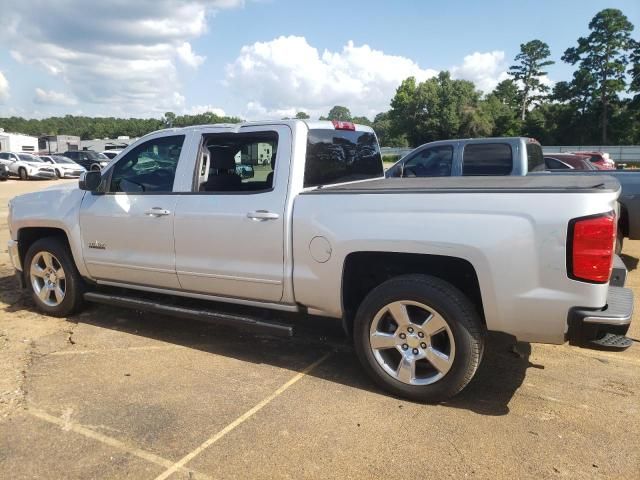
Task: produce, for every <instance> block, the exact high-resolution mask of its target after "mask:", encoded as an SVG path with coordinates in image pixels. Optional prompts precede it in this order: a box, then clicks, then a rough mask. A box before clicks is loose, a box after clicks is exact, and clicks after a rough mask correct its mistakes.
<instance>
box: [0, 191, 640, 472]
mask: <svg viewBox="0 0 640 480" xmlns="http://www.w3.org/2000/svg"><path fill="white" fill-rule="evenodd" d="M52 183H54V182H19V181H9V182H5V183H0V472H3V473H2V476H3V477H4V478H11V479H19V478H46V479H54V478H67V479H74V478H78V479H88V478H134V479H147V478H148V479H154V478H171V479H179V478H185V479H186V478H189V479H190V478H274V477H277V478H280V477H285V478H319V477H321V478H373V477H377V478H384V477H392V476H393V477H414V478H431V477H436V476H437V477H441V478H461V477H470V478H492V479H495V478H510V479H511V478H629V479H637V478H640V433H639V432H640V345H639V344H638V343H635V344H634V345H633V347H631V348H630V349H629V350H627V351H626V352H623V353H609V352H599V351H592V350H586V349H580V348H575V347H570V346H568V345H563V346H552V345H529V344H518V345H517V348H516V349H515V350H513V349H512V347H513V346H512V344H511V343H510V342H509V340H508V339H506V338H503V337H501V336H499V335H493V336H492V337H491V340H490V344H489V346H488V349H487V354H486V356H485V359H484V362H483V364H482V367H481V369H480V371H479V373H478V375H477V376H476V378H475V380H474V381H473V382H472V384H471V385H470V386H469V387H468V388H467V389H466V390H465V391H464V392H463V394H461V395H459V396H458V397H457V398H455V399H454V400H452V401H451V402H449V403H448V404H446V405H438V406H433V405H420V404H415V403H411V402H406V401H402V400H398V399H396V398H392V397H390V396H387V395H385V394H384V393H382V392H380V391H379V390H377V389H376V388H375V387H374V386H373V385H372V384H371V383H370V382H369V381H368V380H367V379H366V378H364V377H363V375H362V372H361V370H360V369H359V367H358V364H357V360H356V358H355V355H354V353H353V352H352V351H351V349H350V347H349V345H348V344H347V343H346V342H345V340H344V339H343V338H342V336H341V334H340V329H339V328H338V326H337V325H336V324H335V323H334V322H330V321H327V322H320V323H318V322H311V321H309V322H305V325H304V328H302V333H301V334H300V335H298V336H296V337H295V338H294V339H293V340H282V339H275V338H271V337H267V336H259V335H250V334H247V333H238V332H236V331H233V330H228V329H221V328H214V327H213V326H209V325H204V324H199V323H195V322H190V321H184V320H178V319H172V318H164V317H159V316H155V315H148V314H142V313H139V312H134V311H127V310H122V309H117V308H108V307H99V306H91V307H90V308H89V309H87V310H86V311H85V312H84V313H82V314H81V315H78V316H76V317H75V318H70V319H68V320H59V319H53V318H47V317H43V316H41V315H39V314H38V313H36V311H35V310H34V308H33V304H32V302H31V300H30V299H28V298H27V297H26V296H24V295H23V294H22V293H21V292H19V291H18V290H16V288H15V286H14V281H13V277H12V271H11V268H10V266H9V258H8V256H7V254H6V247H5V245H6V240H7V238H8V231H7V225H6V213H7V212H6V205H7V200H8V199H9V198H10V197H12V196H14V195H16V194H18V193H20V192H24V191H29V190H35V189H39V188H45V187H47V186H50V185H51V184H52ZM625 253H626V256H625V261H626V262H627V264H628V266H629V268H631V269H633V271H632V272H631V278H630V281H629V284H631V285H632V286H633V287H634V288H635V291H636V296H637V297H636V311H640V305H638V299H639V298H640V271H639V270H638V269H637V263H638V260H637V259H638V258H639V257H640V242H628V243H627V244H626V245H625ZM638 320H639V319H638V318H637V315H636V323H635V325H633V326H632V329H631V331H630V333H629V336H631V337H633V338H635V339H640V321H638Z"/></svg>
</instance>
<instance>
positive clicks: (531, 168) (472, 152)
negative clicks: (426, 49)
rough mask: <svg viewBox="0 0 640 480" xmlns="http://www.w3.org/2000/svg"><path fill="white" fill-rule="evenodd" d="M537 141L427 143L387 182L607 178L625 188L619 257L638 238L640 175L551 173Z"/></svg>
mask: <svg viewBox="0 0 640 480" xmlns="http://www.w3.org/2000/svg"><path fill="white" fill-rule="evenodd" d="M550 156H552V155H550V154H548V155H545V154H543V152H542V147H541V145H540V143H538V141H537V140H535V139H533V138H526V137H504V138H473V139H453V140H440V141H437V142H431V143H426V144H424V145H421V146H419V147H417V148H416V149H415V150H413V151H411V152H409V153H408V154H407V155H405V156H404V157H403V158H401V159H400V160H398V161H397V162H396V163H395V164H394V165H393V166H392V167H390V168H389V169H388V170H387V171H386V173H385V175H386V177H387V178H407V177H449V176H484V175H491V176H496V175H497V176H502V175H516V176H521V175H528V174H541V175H576V174H579V175H608V176H611V177H614V178H616V180H618V182H620V185H621V186H622V192H621V194H620V198H619V199H618V201H619V202H620V219H619V222H618V227H619V231H618V241H617V245H616V249H617V252H618V253H619V252H620V250H621V248H622V240H623V238H624V237H627V238H630V239H632V240H638V239H640V171H633V170H577V169H562V170H556V169H553V168H552V169H550V168H549V166H552V165H547V164H546V163H545V157H550Z"/></svg>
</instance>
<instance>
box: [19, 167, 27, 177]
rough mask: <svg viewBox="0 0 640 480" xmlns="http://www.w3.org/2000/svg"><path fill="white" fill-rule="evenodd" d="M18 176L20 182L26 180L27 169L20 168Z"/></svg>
mask: <svg viewBox="0 0 640 480" xmlns="http://www.w3.org/2000/svg"><path fill="white" fill-rule="evenodd" d="M18 175H20V180H28V179H29V175H28V174H27V169H26V168H24V167H20V168H19V169H18Z"/></svg>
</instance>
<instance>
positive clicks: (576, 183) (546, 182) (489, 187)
mask: <svg viewBox="0 0 640 480" xmlns="http://www.w3.org/2000/svg"><path fill="white" fill-rule="evenodd" d="M619 189H620V183H619V182H618V181H617V180H616V179H615V178H613V177H610V176H600V175H598V176H583V175H566V176H565V175H558V176H556V175H532V176H528V177H511V176H509V177H489V176H487V177H484V176H483V177H423V178H384V179H379V180H370V181H364V182H353V183H345V184H341V185H334V186H327V187H322V188H318V189H316V190H311V191H307V192H305V193H304V194H305V195H319V194H383V193H395V194H398V193H406V194H411V193H480V192H494V193H586V192H600V193H602V192H617V191H618V190H619Z"/></svg>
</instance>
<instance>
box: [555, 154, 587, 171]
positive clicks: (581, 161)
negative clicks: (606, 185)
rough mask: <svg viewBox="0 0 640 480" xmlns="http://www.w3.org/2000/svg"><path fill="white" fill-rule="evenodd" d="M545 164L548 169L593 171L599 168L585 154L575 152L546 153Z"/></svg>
mask: <svg viewBox="0 0 640 480" xmlns="http://www.w3.org/2000/svg"><path fill="white" fill-rule="evenodd" d="M544 164H545V167H546V169H547V170H550V171H555V170H558V171H561V170H581V171H585V170H586V171H591V170H597V169H598V168H597V167H596V166H595V165H594V164H593V163H592V162H591V161H590V160H589V157H585V156H584V155H576V154H573V153H545V154H544Z"/></svg>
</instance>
